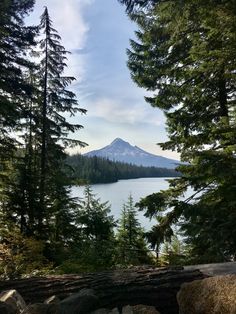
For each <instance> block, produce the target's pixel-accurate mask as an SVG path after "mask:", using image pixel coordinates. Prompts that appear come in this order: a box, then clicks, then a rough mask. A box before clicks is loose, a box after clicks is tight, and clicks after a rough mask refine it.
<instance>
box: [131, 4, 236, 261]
mask: <svg viewBox="0 0 236 314" xmlns="http://www.w3.org/2000/svg"><path fill="white" fill-rule="evenodd" d="M136 3H137V2H136ZM136 21H137V23H138V25H139V31H137V32H136V35H137V38H138V40H137V41H134V40H131V49H130V50H129V51H128V56H129V62H128V66H129V68H130V71H131V75H132V77H133V79H134V81H135V82H136V83H137V84H138V85H139V86H141V87H144V88H146V89H147V90H148V91H150V92H153V93H154V95H153V96H151V97H146V100H147V102H148V103H150V104H151V105H152V106H153V107H158V108H160V109H162V110H163V111H164V113H165V115H166V118H167V131H168V134H169V141H167V142H166V143H162V144H161V146H162V148H163V149H171V150H176V151H177V152H179V153H181V158H182V161H184V162H186V164H184V165H182V166H180V167H179V170H180V171H181V172H182V174H183V176H182V177H181V178H178V179H175V180H173V181H172V182H171V183H170V189H169V190H167V191H164V192H160V193H156V194H154V195H152V196H149V197H147V198H146V199H144V200H142V201H141V202H140V208H142V209H147V211H146V215H147V216H148V217H153V216H155V215H156V214H157V213H160V215H161V217H160V218H159V225H158V226H156V227H154V228H153V230H152V232H151V233H150V234H149V237H150V240H151V242H152V244H153V246H154V247H155V246H158V245H159V244H160V242H161V241H164V240H165V239H168V238H170V237H171V236H172V234H173V230H172V226H173V224H176V223H177V222H181V229H182V231H183V232H184V234H185V235H186V236H187V237H188V242H190V243H191V244H192V245H193V252H195V253H196V255H195V256H198V257H201V258H202V260H204V258H205V260H207V261H209V260H211V261H213V260H229V259H231V258H234V257H235V253H236V236H235V228H234V220H235V214H236V210H235V195H236V190H235V184H234V174H235V170H236V159H235V150H236V137H235V134H236V128H235V127H236V124H235V122H236V121H235V102H236V99H235V84H236V81H235V74H234V73H235V67H236V60H235V49H236V42H235V30H236V28H235V21H236V3H235V1H220V2H217V3H216V2H213V1H195V0H191V1H188V2H183V1H158V2H157V3H156V5H155V6H153V7H151V8H150V9H147V8H146V9H145V11H140V12H138V13H137V14H136ZM188 187H192V189H193V190H194V192H193V194H192V196H191V197H189V198H188V199H186V200H185V201H183V200H180V199H179V197H180V196H182V195H184V193H185V191H186V190H187V188H188ZM167 209H168V211H166V210H167ZM209 247H210V249H208V248H209ZM208 252H209V255H208Z"/></svg>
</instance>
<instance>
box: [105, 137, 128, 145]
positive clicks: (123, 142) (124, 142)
mask: <svg viewBox="0 0 236 314" xmlns="http://www.w3.org/2000/svg"><path fill="white" fill-rule="evenodd" d="M117 144H128V145H130V144H129V143H128V142H126V141H124V140H122V138H120V137H117V138H116V139H114V141H112V142H111V144H110V145H117Z"/></svg>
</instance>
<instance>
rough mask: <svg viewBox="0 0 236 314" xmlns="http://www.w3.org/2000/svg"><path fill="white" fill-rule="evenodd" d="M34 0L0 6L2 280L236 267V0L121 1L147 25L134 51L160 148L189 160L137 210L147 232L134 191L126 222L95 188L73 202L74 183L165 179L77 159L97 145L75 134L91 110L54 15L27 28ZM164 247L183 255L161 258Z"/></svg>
mask: <svg viewBox="0 0 236 314" xmlns="http://www.w3.org/2000/svg"><path fill="white" fill-rule="evenodd" d="M114 1H115V0H114ZM34 2H35V1H34V0H25V1H21V0H5V1H1V2H0V276H1V277H2V278H17V277H21V276H26V275H27V276H30V275H35V274H42V273H56V272H57V273H69V272H73V273H75V272H80V271H91V270H98V269H105V268H111V267H126V266H129V265H134V264H135V265H138V264H141V263H153V262H154V263H156V264H158V263H175V264H178V263H182V264H183V263H185V264H186V263H198V262H215V261H232V260H235V259H236V229H235V219H236V185H235V174H236V75H235V73H236V40H235V38H236V2H235V0H227V1H226V0H222V1H213V0H204V1H203V0H189V1H182V0H176V1H171V0H166V1H159V0H146V1H143V0H119V2H121V3H122V4H123V5H124V10H125V8H126V12H127V14H128V15H129V17H130V19H132V21H134V23H136V26H137V31H136V32H135V35H134V36H136V37H135V38H134V39H131V40H130V48H129V49H128V50H127V54H128V67H129V69H130V72H131V76H132V79H133V80H134V82H135V83H136V84H137V85H138V86H139V87H141V88H144V89H145V90H146V91H147V95H148V96H147V97H145V100H146V101H147V103H148V104H150V105H151V106H152V107H153V110H155V107H157V108H159V109H161V110H163V112H164V114H165V117H166V129H167V132H168V140H167V141H166V142H165V143H160V146H161V147H162V148H163V149H168V150H172V151H176V152H178V153H180V155H181V161H182V164H181V165H180V166H179V167H178V171H179V172H180V173H181V176H179V177H176V175H175V174H174V173H173V176H174V177H175V178H172V179H171V180H170V187H169V189H168V190H165V191H160V192H158V193H154V194H152V195H149V196H147V197H145V198H143V199H142V200H140V201H139V203H138V204H136V206H138V208H139V210H143V211H144V213H145V216H146V217H148V218H150V219H152V218H153V219H155V221H156V222H157V224H156V225H155V226H154V227H153V228H152V230H150V231H148V232H144V230H143V229H142V228H141V226H140V224H139V222H138V220H137V210H138V209H137V208H136V207H135V205H134V203H133V199H132V196H130V197H129V199H128V200H127V202H126V203H125V204H124V206H123V210H122V209H121V210H122V214H121V217H120V219H119V221H118V222H117V221H114V218H113V217H112V215H111V213H110V206H109V204H108V203H102V202H101V201H100V199H99V197H97V196H96V195H94V194H93V192H92V190H91V188H90V187H89V186H86V187H85V190H84V197H83V198H81V199H77V198H73V197H72V196H71V193H70V185H69V184H70V182H71V181H70V180H71V176H72V175H74V179H85V180H88V181H91V182H95V181H97V182H98V180H103V182H105V181H106V180H107V181H110V180H114V178H115V180H117V179H118V178H119V179H122V178H126V177H128V176H129V177H130V176H133V177H135V176H137V172H138V171H139V174H140V171H141V172H142V173H143V174H142V176H144V173H146V174H147V173H148V176H150V175H149V174H150V173H151V172H152V173H154V172H155V171H157V172H158V173H159V175H160V173H162V174H163V176H167V174H166V173H167V170H163V169H154V168H145V169H144V168H140V167H134V166H131V165H125V164H120V163H112V162H110V161H107V160H104V159H98V158H91V159H83V158H81V156H77V157H71V158H69V159H68V160H69V163H70V165H68V164H67V162H66V160H67V149H69V148H72V147H75V146H76V145H79V146H81V147H84V146H86V143H85V142H84V141H82V140H78V139H76V140H75V139H74V138H77V136H79V135H80V132H79V131H80V129H81V128H82V125H81V124H79V123H78V124H77V123H76V124H73V123H71V122H70V121H79V115H80V114H86V110H85V109H83V108H81V107H80V106H79V105H78V100H77V95H76V94H75V93H74V92H72V90H71V83H72V82H73V81H74V80H75V78H74V77H71V76H68V75H67V74H65V71H64V70H65V68H66V66H67V54H68V51H67V50H66V48H64V47H63V46H62V44H61V37H60V35H59V34H58V32H57V31H56V29H54V27H53V21H52V19H51V18H50V15H49V12H48V10H47V8H44V11H43V12H42V15H41V17H40V18H39V21H38V25H36V26H26V25H25V18H26V16H27V15H28V14H30V12H31V11H32V9H33V7H34ZM69 71H70V69H69V68H68V70H67V72H68V73H69ZM75 115H76V120H75V119H67V118H68V117H74V116H75ZM73 133H76V136H74V135H73ZM73 158H74V159H76V158H77V159H81V160H80V162H83V163H84V168H86V167H87V169H86V170H85V172H86V173H84V174H83V175H84V177H82V166H76V167H74V170H72V168H73V167H71V166H74V164H73V163H74V161H73ZM80 167H81V168H80ZM137 168H139V169H137ZM69 169H70V170H69ZM114 169H115V174H114ZM157 172H156V173H157ZM168 172H169V170H168ZM111 173H112V175H111ZM164 173H165V174H164ZM169 175H170V172H169ZM169 175H168V176H169ZM85 176H87V177H85ZM145 176H146V175H145ZM111 177H112V178H111ZM187 190H188V191H192V194H191V196H188V197H185V195H186V191H187ZM178 234H181V239H183V240H182V243H180V241H179V239H178ZM163 243H164V250H166V251H167V252H172V253H174V254H171V256H172V260H170V258H169V257H167V258H165V260H164V261H163V259H162V260H161V259H160V258H157V257H159V256H160V254H159V253H160V250H161V247H162V246H161V245H162V244H163ZM148 245H150V247H149V246H148ZM150 248H151V249H150ZM151 250H153V251H155V253H156V255H155V259H154V255H153V253H151V252H152V251H151ZM173 257H174V259H173Z"/></svg>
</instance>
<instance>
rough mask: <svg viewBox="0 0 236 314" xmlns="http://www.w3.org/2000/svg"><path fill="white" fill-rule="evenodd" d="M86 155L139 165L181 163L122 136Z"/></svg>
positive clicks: (169, 165)
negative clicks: (151, 152) (154, 152)
mask: <svg viewBox="0 0 236 314" xmlns="http://www.w3.org/2000/svg"><path fill="white" fill-rule="evenodd" d="M84 155H85V156H90V157H92V156H98V157H103V158H108V159H110V160H112V161H121V162H126V163H131V164H135V165H139V166H141V165H142V166H154V167H159V168H169V169H174V168H175V167H176V165H177V164H178V163H179V162H178V161H177V160H173V159H169V158H165V157H162V156H157V155H153V154H150V153H148V152H146V151H145V150H143V149H141V148H139V147H138V146H132V145H130V144H129V143H128V142H126V141H124V140H122V139H121V138H119V137H118V138H116V139H114V141H112V142H111V144H109V145H107V146H105V147H103V148H101V149H98V150H94V151H91V152H88V153H86V154H84Z"/></svg>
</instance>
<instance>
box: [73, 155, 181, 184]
mask: <svg viewBox="0 0 236 314" xmlns="http://www.w3.org/2000/svg"><path fill="white" fill-rule="evenodd" d="M67 164H68V165H70V166H71V167H72V169H70V175H71V178H72V182H74V183H89V184H93V183H109V182H117V181H118V180H122V179H136V178H148V177H150V178H151V177H178V176H180V173H179V172H177V171H176V170H174V169H166V168H157V167H144V166H137V165H134V164H128V163H124V162H119V161H111V160H109V159H106V158H101V157H97V156H94V157H87V156H83V155H81V154H76V155H72V156H68V157H67Z"/></svg>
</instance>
